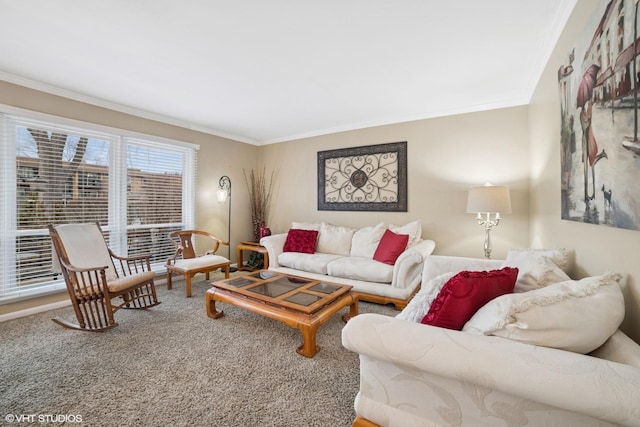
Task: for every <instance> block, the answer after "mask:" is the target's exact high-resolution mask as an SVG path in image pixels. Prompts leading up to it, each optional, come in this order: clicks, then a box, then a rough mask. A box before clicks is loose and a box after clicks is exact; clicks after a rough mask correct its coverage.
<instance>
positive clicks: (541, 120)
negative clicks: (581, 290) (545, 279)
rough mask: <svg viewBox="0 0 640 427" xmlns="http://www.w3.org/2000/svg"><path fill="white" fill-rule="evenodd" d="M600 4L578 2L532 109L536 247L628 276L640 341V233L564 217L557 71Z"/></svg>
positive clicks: (628, 327)
mask: <svg viewBox="0 0 640 427" xmlns="http://www.w3.org/2000/svg"><path fill="white" fill-rule="evenodd" d="M597 3H598V2H596V1H586V2H582V1H581V2H578V4H577V6H576V9H575V10H574V13H573V15H572V16H571V18H570V20H569V22H568V24H567V26H566V28H565V30H564V32H563V33H562V36H561V38H560V40H559V42H558V44H557V46H556V48H555V50H554V52H553V54H552V56H551V58H550V61H549V63H548V64H547V67H546V69H545V71H544V74H543V76H542V79H541V81H540V82H539V84H538V87H537V89H536V91H535V95H534V97H533V100H532V102H531V105H530V108H529V109H530V119H529V125H530V126H529V127H530V139H531V159H532V163H531V172H532V175H531V201H530V204H531V211H530V214H531V245H532V246H537V247H554V246H565V247H568V248H573V249H574V250H575V253H576V262H577V265H578V271H576V274H577V275H579V276H580V277H584V276H589V275H597V274H601V273H603V272H605V271H607V270H611V271H616V272H620V273H624V274H626V275H628V277H627V283H626V286H625V288H624V292H625V299H626V303H627V307H626V318H625V320H624V322H623V324H622V329H623V330H624V331H625V332H626V333H627V334H629V335H630V336H632V338H634V339H635V340H636V341H638V342H640V263H638V259H639V258H638V253H640V232H638V231H631V230H622V229H617V228H610V227H605V226H596V225H590V224H582V223H578V222H572V221H564V220H561V219H560V211H561V209H560V208H561V207H560V103H559V99H560V97H559V92H558V80H557V71H558V68H559V67H560V66H561V65H562V64H564V63H565V62H566V58H567V57H568V53H569V51H570V50H571V48H572V47H573V46H574V44H575V40H577V38H578V34H579V33H580V32H582V30H583V28H584V27H585V25H586V24H587V22H588V20H589V19H590V17H591V15H592V14H593V13H594V11H595V7H596V4H597ZM576 59H577V58H576ZM639 167H640V164H639ZM639 171H640V169H639Z"/></svg>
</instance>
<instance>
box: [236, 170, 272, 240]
mask: <svg viewBox="0 0 640 427" xmlns="http://www.w3.org/2000/svg"><path fill="white" fill-rule="evenodd" d="M242 172H243V173H244V179H245V181H246V183H247V188H248V189H249V205H250V209H251V223H252V225H253V238H254V240H256V241H257V240H259V239H260V226H261V225H262V226H264V225H265V224H266V223H267V215H268V211H269V204H270V203H271V195H272V193H273V184H274V182H275V178H276V173H275V172H271V174H270V175H269V179H268V180H267V174H266V170H265V169H264V168H263V169H262V170H261V171H258V172H256V171H254V170H253V169H251V171H250V172H249V173H247V171H246V170H244V169H243V170H242Z"/></svg>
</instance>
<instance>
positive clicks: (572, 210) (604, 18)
mask: <svg viewBox="0 0 640 427" xmlns="http://www.w3.org/2000/svg"><path fill="white" fill-rule="evenodd" d="M637 18H638V5H637V4H634V2H633V1H631V0H624V1H623V0H611V1H602V2H601V4H599V6H598V8H597V11H596V13H595V14H594V16H593V17H592V19H591V20H590V21H589V23H588V25H587V26H586V27H585V28H584V30H583V31H582V34H581V35H580V36H579V38H578V40H576V42H575V44H574V46H573V49H572V50H571V51H570V52H569V53H568V56H567V60H566V62H565V63H564V64H563V65H562V66H561V67H560V69H559V70H558V84H559V89H560V104H561V119H562V128H561V170H562V175H561V188H562V191H561V194H562V195H561V197H562V218H563V219H566V220H571V221H580V222H585V223H590V224H599V225H605V226H610V227H617V228H626V229H632V230H640V185H638V183H640V143H639V137H638V133H639V131H638V107H639V106H640V100H639V99H638V95H639V94H638V90H637V89H638V85H639V83H640V65H639V64H638V60H639V58H638V52H639V51H640V41H639V40H638V31H637V27H636V25H635V23H636V20H637Z"/></svg>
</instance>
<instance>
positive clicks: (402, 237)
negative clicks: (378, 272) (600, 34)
mask: <svg viewBox="0 0 640 427" xmlns="http://www.w3.org/2000/svg"><path fill="white" fill-rule="evenodd" d="M408 242H409V235H408V234H396V233H394V232H393V231H391V230H385V232H384V234H383V235H382V239H380V243H378V247H377V248H376V251H375V253H374V254H373V259H374V260H376V261H379V262H383V263H385V264H389V265H394V264H395V263H396V260H397V259H398V257H399V256H400V254H401V253H402V252H404V250H405V249H406V248H407V243H408Z"/></svg>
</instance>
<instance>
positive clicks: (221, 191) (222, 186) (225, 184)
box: [216, 175, 236, 271]
mask: <svg viewBox="0 0 640 427" xmlns="http://www.w3.org/2000/svg"><path fill="white" fill-rule="evenodd" d="M216 197H217V198H218V201H219V202H220V203H224V202H226V201H227V199H229V230H228V234H227V236H228V241H229V247H228V249H229V252H228V255H227V257H228V258H229V260H231V178H229V177H228V176H227V175H223V176H222V177H221V178H220V180H219V181H218V191H217V192H216ZM229 271H236V269H235V268H233V267H232V268H230V269H229Z"/></svg>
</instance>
